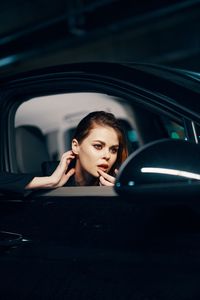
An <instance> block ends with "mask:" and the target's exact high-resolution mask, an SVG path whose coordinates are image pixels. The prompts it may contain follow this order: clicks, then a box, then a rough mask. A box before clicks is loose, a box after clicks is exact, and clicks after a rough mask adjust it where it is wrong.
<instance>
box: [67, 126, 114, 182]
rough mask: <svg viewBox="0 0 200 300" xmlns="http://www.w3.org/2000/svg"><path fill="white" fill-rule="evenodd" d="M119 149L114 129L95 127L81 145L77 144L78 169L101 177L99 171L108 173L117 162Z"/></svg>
mask: <svg viewBox="0 0 200 300" xmlns="http://www.w3.org/2000/svg"><path fill="white" fill-rule="evenodd" d="M72 144H73V143H72ZM118 149H119V138H118V135H117V132H116V131H115V130H114V129H113V128H112V127H102V126H95V127H94V128H93V129H91V130H90V132H89V135H88V136H87V137H86V138H85V139H84V140H83V141H82V142H81V143H80V144H79V143H78V142H77V147H76V150H77V154H78V159H77V164H76V168H77V170H78V171H80V172H81V173H83V172H86V173H88V174H90V175H92V176H94V177H99V173H98V170H103V171H104V172H106V173H108V172H109V171H110V169H111V168H112V166H113V164H114V163H115V162H116V159H117V152H118ZM77 170H76V171H77Z"/></svg>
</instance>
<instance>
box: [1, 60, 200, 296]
mask: <svg viewBox="0 0 200 300" xmlns="http://www.w3.org/2000/svg"><path fill="white" fill-rule="evenodd" d="M199 99H200V73H197V72H192V71H189V70H181V69H175V68H170V67H166V66H160V65H152V64H144V63H131V64H128V63H113V62H112V63H108V62H105V63H102V62H90V63H77V64H76V63H75V64H68V65H60V66H53V67H48V68H45V69H41V70H33V71H29V72H27V73H24V74H17V75H13V76H7V77H5V78H2V80H1V85H0V115H1V117H0V120H1V121H0V122H1V123H0V124H1V125H0V130H1V134H0V145H1V147H0V157H1V160H0V168H1V171H7V172H11V173H24V172H25V173H26V172H27V173H33V174H41V172H42V171H41V163H42V162H44V161H46V160H51V161H57V160H59V158H60V155H61V154H62V153H63V152H64V151H66V150H67V149H69V147H70V140H71V137H72V135H73V131H74V128H75V126H76V124H77V122H78V121H79V120H80V118H82V116H84V115H85V114H87V113H88V112H89V111H91V110H107V111H109V112H113V113H114V114H115V115H116V116H117V118H118V119H119V120H120V122H121V124H122V126H124V129H125V132H126V135H127V140H128V145H129V153H130V155H129V157H128V158H127V160H126V161H125V162H124V163H123V164H122V166H121V167H120V169H119V172H118V174H117V177H116V182H115V186H114V187H100V186H98V187H95V186H90V187H86V186H85V187H61V188H57V189H52V190H38V191H34V192H30V191H29V192H27V191H26V192H25V193H14V192H9V191H6V192H5V191H3V190H2V191H1V194H0V216H1V217H0V227H1V235H0V250H1V253H0V264H1V286H0V294H1V297H2V299H13V298H15V299H70V300H74V299H162V300H163V299H179V300H180V299H198V298H199V295H200V288H199V284H198V282H199V280H200V264H199V254H200V244H199V236H200V201H199V195H200V181H199V180H200V147H199V139H200V134H199V133H200V130H199V128H200V127H199V126H200V102H199V101H200V100H199Z"/></svg>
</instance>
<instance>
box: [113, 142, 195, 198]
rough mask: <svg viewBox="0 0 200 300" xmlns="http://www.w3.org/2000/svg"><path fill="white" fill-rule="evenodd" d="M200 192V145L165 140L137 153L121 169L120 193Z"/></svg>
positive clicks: (142, 148)
mask: <svg viewBox="0 0 200 300" xmlns="http://www.w3.org/2000/svg"><path fill="white" fill-rule="evenodd" d="M194 186H196V187H195V189H196V190H197V189H198V192H199V193H200V145H198V144H195V143H191V142H188V141H185V140H178V139H177V140H175V139H174V140H173V139H162V140H158V141H154V142H151V143H148V144H146V145H145V146H143V147H141V148H139V149H138V150H136V151H135V152H133V153H132V154H131V155H130V156H129V157H128V158H127V160H126V161H125V162H124V163H123V164H122V166H121V168H120V169H119V172H118V175H117V178H116V182H115V190H116V192H117V193H118V194H124V193H129V194H134V193H135V194H136V193H140V194H144V193H148V194H149V193H150V194H151V193H153V194H156V193H157V192H159V193H160V194H161V193H166V192H167V193H169V194H173V193H176V194H177V193H178V194H180V193H183V192H184V190H185V191H189V190H190V191H191V188H192V187H194Z"/></svg>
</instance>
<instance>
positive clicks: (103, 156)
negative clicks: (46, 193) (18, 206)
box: [19, 111, 128, 190]
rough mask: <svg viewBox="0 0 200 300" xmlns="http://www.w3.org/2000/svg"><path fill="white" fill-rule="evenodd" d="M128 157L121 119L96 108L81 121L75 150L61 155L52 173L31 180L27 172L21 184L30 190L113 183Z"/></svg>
mask: <svg viewBox="0 0 200 300" xmlns="http://www.w3.org/2000/svg"><path fill="white" fill-rule="evenodd" d="M127 156H128V151H127V145H126V139H125V135H124V133H123V130H122V128H121V126H120V124H119V122H118V120H117V119H116V118H115V116H114V115H113V114H111V113H107V112H104V111H95V112H92V113H89V114H88V115H87V116H86V117H85V118H83V119H82V120H81V121H80V123H79V124H78V126H77V128H76V131H75V134H74V138H73V140H72V149H71V150H70V151H67V152H65V153H64V154H63V155H62V158H61V160H60V162H59V164H58V166H57V168H56V169H55V171H54V172H53V173H52V175H50V176H43V177H34V178H31V179H30V176H31V175H28V176H29V177H27V178H26V177H24V178H23V177H22V178H21V185H23V184H25V189H28V190H29V189H31V190H32V189H40V188H57V187H61V186H64V185H66V186H89V185H101V186H113V185H114V183H115V175H116V173H117V170H118V168H119V166H120V165H121V164H122V162H123V161H124V160H125V159H126V158H127ZM20 175H21V174H19V176H20ZM21 176H22V175H21ZM26 181H27V182H26Z"/></svg>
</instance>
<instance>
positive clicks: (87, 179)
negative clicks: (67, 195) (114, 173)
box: [74, 166, 99, 186]
mask: <svg viewBox="0 0 200 300" xmlns="http://www.w3.org/2000/svg"><path fill="white" fill-rule="evenodd" d="M75 170H76V171H75V175H74V179H75V183H76V185H77V186H89V185H99V179H98V178H96V177H94V176H91V175H90V174H89V173H87V172H85V171H83V170H82V169H81V168H79V167H78V166H76V167H75Z"/></svg>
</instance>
